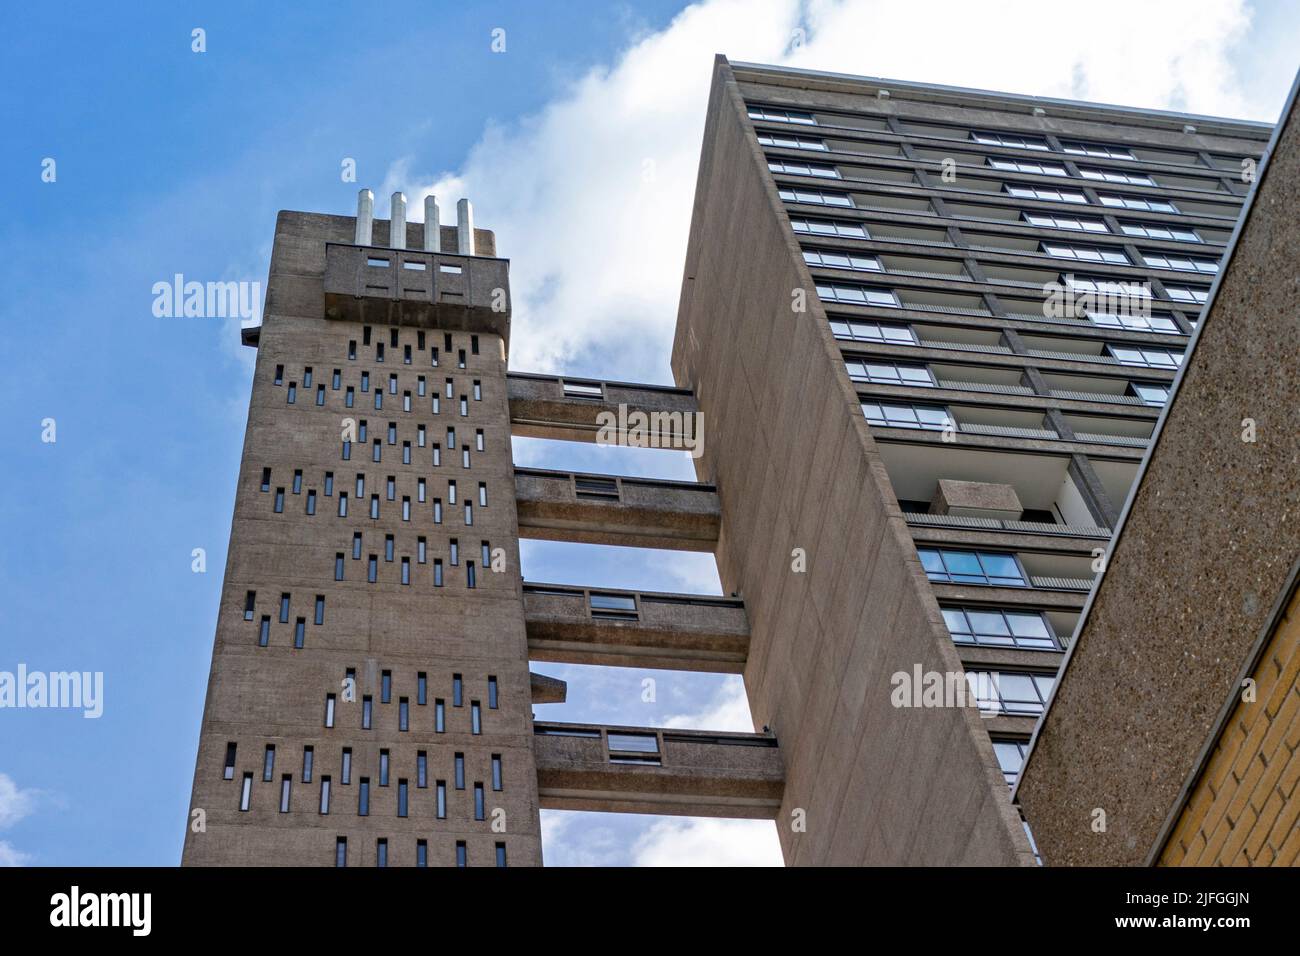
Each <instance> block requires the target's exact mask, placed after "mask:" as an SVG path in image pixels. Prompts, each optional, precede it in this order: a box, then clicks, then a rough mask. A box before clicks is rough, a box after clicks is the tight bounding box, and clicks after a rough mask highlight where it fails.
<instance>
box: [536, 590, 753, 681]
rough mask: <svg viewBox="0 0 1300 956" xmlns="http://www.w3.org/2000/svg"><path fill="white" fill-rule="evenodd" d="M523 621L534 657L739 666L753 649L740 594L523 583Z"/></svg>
mask: <svg viewBox="0 0 1300 956" xmlns="http://www.w3.org/2000/svg"><path fill="white" fill-rule="evenodd" d="M593 594H594V595H595V596H596V598H595V600H593V599H592V595H593ZM611 599H612V600H611ZM615 604H621V605H634V606H635V609H634V610H622V609H615V608H612V607H611V605H615ZM524 621H525V623H526V625H527V629H528V656H529V659H530V660H534V661H554V662H557V663H564V664H597V665H602V666H606V667H649V668H655V669H661V670H686V671H710V672H713V673H720V674H739V673H742V672H743V671H744V669H745V661H746V660H747V658H748V657H749V622H748V620H747V619H746V617H745V606H744V602H742V601H740V600H739V599H737V598H724V597H710V596H706V595H700V594H661V593H654V592H649V591H617V590H610V589H607V588H602V589H596V588H580V587H567V586H563V585H552V584H525V585H524Z"/></svg>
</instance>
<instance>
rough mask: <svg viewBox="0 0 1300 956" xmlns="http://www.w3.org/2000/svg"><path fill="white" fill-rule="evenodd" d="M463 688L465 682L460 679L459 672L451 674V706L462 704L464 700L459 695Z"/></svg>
mask: <svg viewBox="0 0 1300 956" xmlns="http://www.w3.org/2000/svg"><path fill="white" fill-rule="evenodd" d="M464 689H465V682H464V680H462V679H461V676H460V675H459V674H452V675H451V706H453V707H460V706H462V705H463V703H464V701H463V699H462V696H461V695H462V694H463V693H464Z"/></svg>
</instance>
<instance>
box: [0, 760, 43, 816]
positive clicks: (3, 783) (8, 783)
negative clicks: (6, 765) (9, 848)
mask: <svg viewBox="0 0 1300 956" xmlns="http://www.w3.org/2000/svg"><path fill="white" fill-rule="evenodd" d="M37 796H39V791H37V790H22V789H19V787H18V784H16V783H14V781H13V778H12V777H10V776H9V775H8V774H4V773H0V829H5V828H7V827H11V826H13V825H14V824H15V823H17V822H18V821H19V820H21V819H23V817H26V816H28V815H29V814H30V813H31V812H32V811H33V810H35V809H36V798H37Z"/></svg>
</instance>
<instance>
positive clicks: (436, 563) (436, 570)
mask: <svg viewBox="0 0 1300 956" xmlns="http://www.w3.org/2000/svg"><path fill="white" fill-rule="evenodd" d="M433 586H434V587H435V588H440V587H442V558H434V559H433Z"/></svg>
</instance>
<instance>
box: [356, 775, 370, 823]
mask: <svg viewBox="0 0 1300 956" xmlns="http://www.w3.org/2000/svg"><path fill="white" fill-rule="evenodd" d="M357 816H359V817H368V816H370V778H369V777H362V778H361V786H360V788H359V789H358V790H357Z"/></svg>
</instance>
